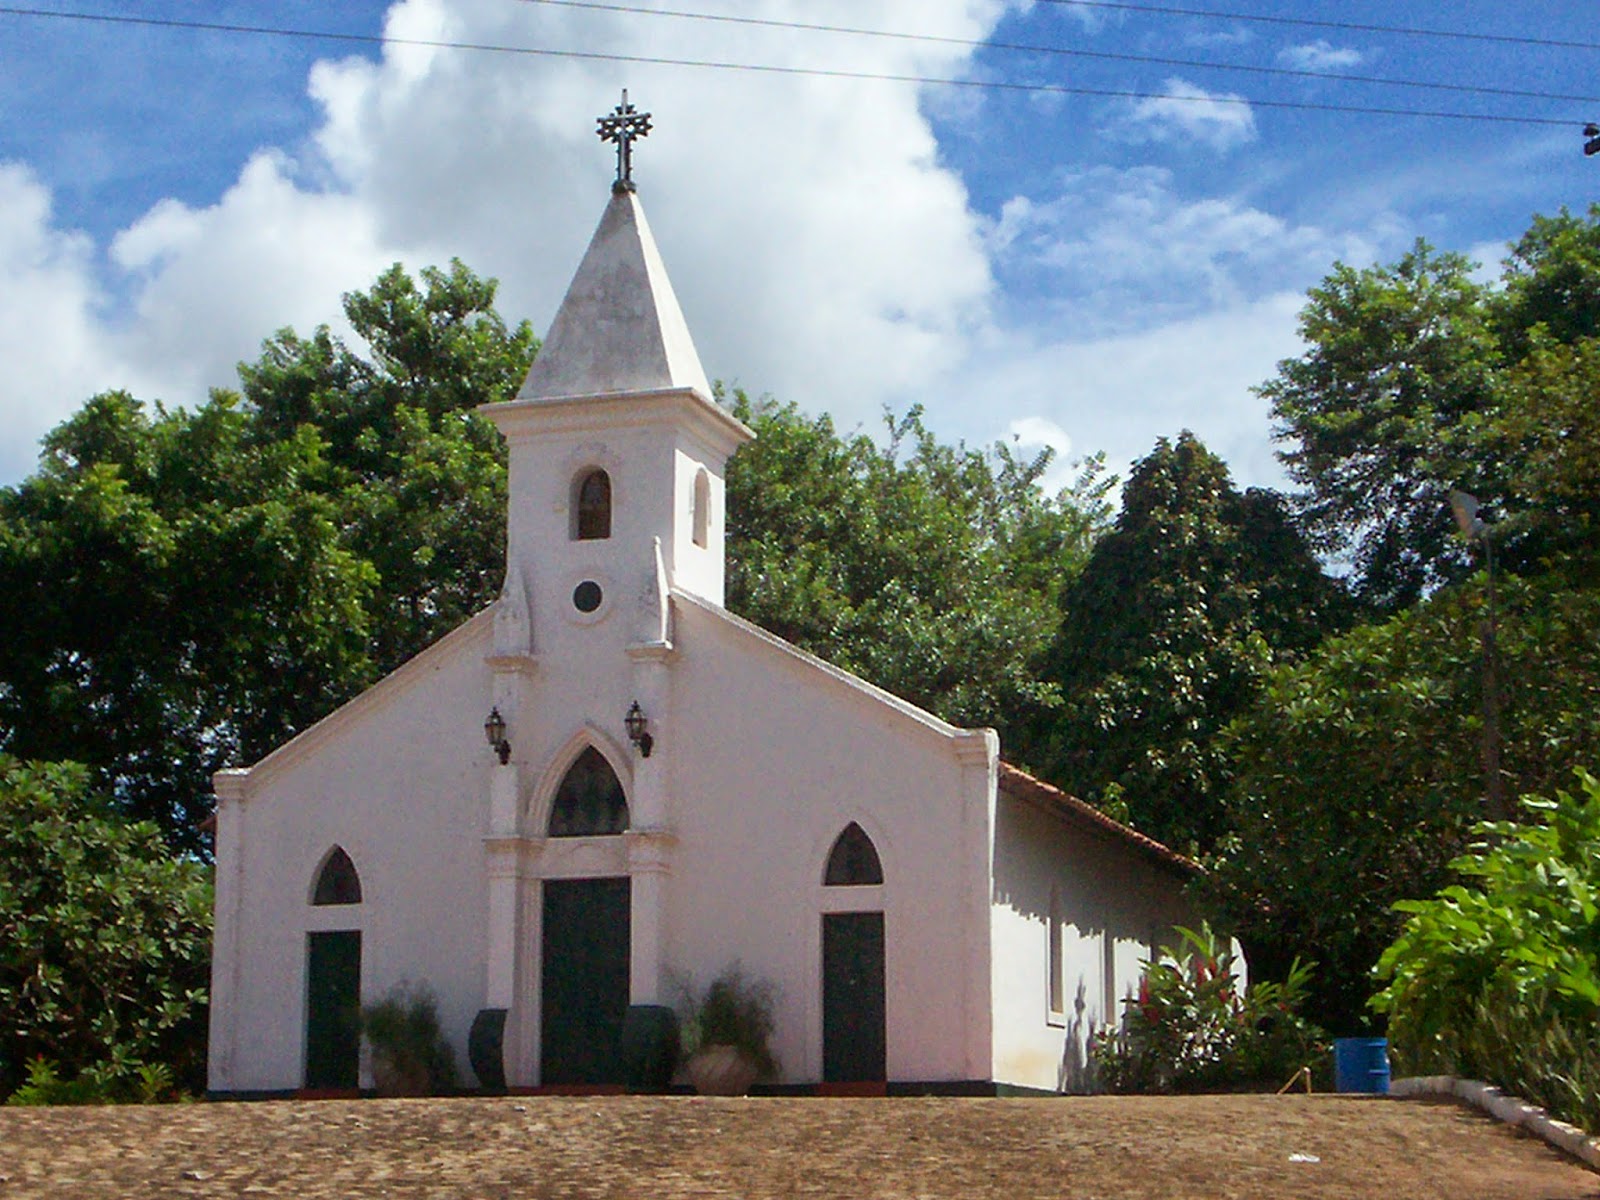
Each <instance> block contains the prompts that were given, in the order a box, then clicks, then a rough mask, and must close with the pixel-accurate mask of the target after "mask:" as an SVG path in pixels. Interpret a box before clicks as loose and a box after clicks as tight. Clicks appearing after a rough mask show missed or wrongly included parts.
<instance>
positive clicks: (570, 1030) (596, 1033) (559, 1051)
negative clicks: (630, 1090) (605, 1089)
mask: <svg viewBox="0 0 1600 1200" xmlns="http://www.w3.org/2000/svg"><path fill="white" fill-rule="evenodd" d="M630 886H631V885H630V881H629V880H628V879H626V878H623V879H547V880H545V884H544V935H543V939H542V941H543V958H542V966H541V969H540V994H539V1006H540V1013H539V1031H540V1033H539V1047H540V1049H539V1082H540V1083H543V1084H557V1085H559V1084H601V1083H621V1082H622V1066H621V1061H620V1057H619V1055H618V1046H619V1043H620V1040H621V1037H622V1023H623V1020H624V1019H625V1018H626V1017H627V1015H628V958H629V955H628V942H629V934H630V916H631V912H632V905H631V902H630V900H631V893H630Z"/></svg>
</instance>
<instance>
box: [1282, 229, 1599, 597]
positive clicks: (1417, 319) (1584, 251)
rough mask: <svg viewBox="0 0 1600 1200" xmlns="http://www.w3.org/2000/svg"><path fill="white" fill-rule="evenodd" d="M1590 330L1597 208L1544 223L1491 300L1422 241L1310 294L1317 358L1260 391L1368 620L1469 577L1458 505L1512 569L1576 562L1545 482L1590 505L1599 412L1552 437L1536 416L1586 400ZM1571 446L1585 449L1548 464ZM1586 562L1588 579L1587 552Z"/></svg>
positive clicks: (1558, 417) (1317, 524) (1595, 312)
mask: <svg viewBox="0 0 1600 1200" xmlns="http://www.w3.org/2000/svg"><path fill="white" fill-rule="evenodd" d="M1597 330H1600V205H1597V206H1595V207H1593V208H1591V209H1590V210H1589V213H1588V214H1587V216H1584V217H1578V216H1573V215H1572V214H1570V213H1568V212H1566V211H1565V210H1563V211H1562V212H1561V213H1560V214H1559V215H1558V216H1556V217H1536V218H1534V221H1533V224H1532V226H1531V227H1530V228H1529V230H1528V232H1527V233H1526V234H1524V235H1523V237H1522V238H1521V240H1519V241H1518V242H1517V243H1516V245H1515V246H1513V247H1512V250H1511V254H1510V256H1509V257H1508V258H1507V259H1506V261H1505V263H1504V267H1503V271H1502V275H1501V279H1500V282H1499V285H1498V286H1494V285H1490V284H1486V283H1481V282H1479V281H1478V280H1477V278H1476V277H1475V264H1473V263H1472V262H1470V261H1469V260H1468V259H1466V258H1465V257H1463V256H1462V255H1459V254H1451V253H1441V252H1439V251H1437V250H1435V249H1434V248H1433V247H1431V246H1429V245H1428V244H1427V243H1426V242H1422V241H1419V242H1417V244H1416V245H1415V246H1414V247H1413V248H1412V250H1411V251H1409V252H1408V253H1407V254H1405V255H1404V256H1403V257H1402V258H1401V259H1400V260H1399V261H1398V262H1397V263H1395V264H1393V265H1380V266H1373V267H1367V268H1363V269H1359V270H1358V269H1355V268H1352V267H1348V266H1344V265H1342V264H1341V265H1338V266H1336V267H1335V269H1334V271H1333V272H1332V274H1330V275H1329V276H1328V277H1327V279H1325V280H1324V281H1323V283H1322V284H1321V285H1320V286H1319V287H1316V288H1313V289H1312V290H1311V292H1310V298H1309V302H1308V303H1307V305H1306V307H1305V308H1304V309H1303V310H1302V311H1301V315H1300V332H1301V336H1302V337H1303V338H1304V340H1305V341H1306V343H1307V345H1308V349H1307V350H1306V352H1305V353H1304V354H1302V355H1301V356H1299V357H1298V358H1292V359H1286V360H1285V361H1283V362H1281V363H1279V364H1278V374H1277V376H1276V377H1275V378H1274V379H1272V380H1269V381H1268V382H1267V383H1265V384H1263V385H1262V386H1261V387H1260V388H1259V389H1258V391H1259V393H1260V394H1261V395H1262V396H1263V397H1265V398H1266V399H1267V400H1268V401H1269V402H1270V403H1271V405H1272V412H1273V416H1274V418H1275V420H1276V433H1277V436H1278V438H1279V439H1280V440H1281V441H1282V442H1284V444H1285V449H1284V450H1283V452H1282V458H1283V460H1284V463H1285V465H1286V466H1287V468H1288V470H1289V474H1290V477H1291V478H1292V479H1294V481H1295V482H1296V483H1297V484H1299V485H1301V487H1302V489H1303V490H1302V491H1301V493H1300V494H1299V495H1298V496H1297V497H1296V502H1297V516H1298V517H1299V519H1300V520H1301V521H1302V522H1303V524H1304V527H1305V529H1306V531H1307V532H1308V534H1309V535H1310V536H1311V537H1312V538H1313V539H1314V541H1315V544H1316V546H1317V548H1318V549H1319V550H1321V551H1324V552H1326V553H1329V554H1333V555H1336V556H1345V557H1348V559H1349V561H1350V563H1351V566H1352V567H1353V574H1352V580H1353V583H1354V585H1355V589H1356V592H1357V594H1358V595H1359V596H1360V597H1361V598H1362V599H1363V600H1364V601H1365V602H1367V603H1368V604H1369V605H1370V606H1371V607H1372V608H1373V609H1375V610H1377V611H1378V612H1380V613H1393V612H1398V611H1399V610H1400V609H1402V608H1404V607H1405V606H1406V605H1408V604H1412V603H1414V602H1416V601H1417V600H1418V599H1419V598H1420V597H1422V596H1423V595H1425V594H1427V593H1428V592H1429V591H1430V590H1432V589H1433V588H1435V587H1438V586H1439V585H1441V584H1443V583H1447V582H1450V581H1452V580H1456V579H1459V578H1461V577H1462V576H1463V575H1465V574H1466V573H1467V572H1468V571H1469V570H1470V566H1471V563H1470V558H1469V555H1468V554H1467V551H1466V548H1465V547H1464V546H1463V545H1462V544H1461V543H1460V541H1459V540H1458V539H1456V538H1455V537H1454V526H1453V523H1452V521H1451V518H1450V514H1449V511H1448V505H1447V495H1448V493H1449V492H1450V491H1451V490H1452V489H1457V488H1459V489H1462V490H1465V491H1468V492H1471V493H1472V494H1473V495H1475V496H1477V497H1478V498H1479V500H1480V501H1482V502H1483V503H1484V505H1485V507H1486V508H1487V509H1489V510H1491V511H1493V512H1495V513H1497V514H1502V515H1504V516H1505V517H1507V518H1510V520H1509V521H1508V523H1507V525H1506V528H1505V529H1504V530H1503V531H1502V533H1501V535H1500V536H1501V540H1502V542H1503V543H1504V545H1503V547H1502V549H1503V552H1504V558H1505V562H1506V564H1507V566H1509V567H1512V568H1514V569H1519V570H1522V569H1534V570H1541V569H1545V568H1546V567H1547V566H1548V565H1549V563H1550V561H1551V559H1552V557H1553V556H1555V555H1556V554H1558V553H1566V552H1570V551H1576V550H1579V549H1581V547H1579V546H1577V545H1575V544H1574V542H1573V539H1572V529H1571V527H1570V525H1569V523H1568V521H1567V517H1568V516H1569V514H1568V513H1566V512H1563V511H1562V510H1561V507H1560V506H1559V504H1555V503H1553V502H1554V501H1555V499H1556V495H1555V493H1553V492H1552V489H1551V484H1552V482H1553V481H1552V480H1551V478H1550V474H1551V472H1555V473H1557V474H1558V475H1559V476H1564V477H1565V479H1566V480H1567V481H1568V487H1569V489H1570V490H1572V491H1575V492H1583V491H1585V490H1587V493H1588V494H1589V495H1590V496H1592V495H1593V493H1594V488H1593V487H1592V486H1587V488H1586V485H1592V481H1593V478H1594V477H1593V475H1592V474H1585V471H1592V468H1593V463H1594V458H1595V457H1596V456H1597V455H1600V451H1597V450H1596V449H1595V428H1594V420H1593V417H1592V405H1591V406H1583V405H1581V404H1578V403H1569V404H1565V405H1561V406H1560V407H1559V410H1558V411H1557V412H1556V413H1554V414H1553V416H1554V418H1555V419H1554V420H1553V421H1551V420H1549V418H1548V417H1547V416H1546V415H1545V414H1543V413H1541V412H1540V411H1539V409H1540V407H1541V405H1540V403H1539V398H1540V397H1541V396H1543V395H1544V394H1545V392H1546V389H1549V390H1550V391H1551V392H1553V393H1554V394H1555V395H1558V396H1559V395H1561V394H1563V393H1565V394H1569V395H1572V396H1574V397H1575V398H1576V397H1577V396H1580V395H1582V394H1583V392H1582V389H1583V388H1585V387H1587V386H1590V385H1592V383H1593V368H1592V365H1591V360H1592V358H1593V356H1594V353H1595V349H1594V345H1593V342H1592V341H1591V340H1590V339H1592V337H1593V336H1594V334H1595V333H1596V331H1597ZM1588 394H1589V395H1591V396H1592V395H1593V393H1592V391H1591V392H1589V393H1588ZM1541 421H1546V422H1548V424H1547V425H1546V430H1547V432H1546V435H1545V436H1544V437H1543V438H1542V439H1540V445H1541V449H1540V450H1539V451H1538V452H1537V453H1538V455H1539V457H1541V461H1542V468H1543V470H1542V474H1535V475H1532V476H1530V475H1529V474H1528V473H1527V472H1526V470H1525V464H1524V463H1522V462H1520V461H1519V459H1521V458H1522V457H1523V447H1524V444H1525V438H1526V436H1527V434H1528V433H1529V432H1530V431H1532V430H1534V429H1536V428H1538V427H1539V425H1540V423H1541ZM1565 444H1573V445H1576V446H1579V447H1581V449H1580V450H1579V451H1578V452H1577V453H1573V452H1571V451H1562V452H1558V451H1557V450H1556V449H1555V447H1556V446H1558V445H1565ZM1590 519H1592V513H1591V518H1590ZM1583 557H1584V559H1585V561H1586V562H1588V563H1591V564H1592V562H1593V559H1594V554H1593V551H1592V548H1591V549H1589V550H1588V552H1587V553H1585V554H1584V555H1583ZM1587 569H1592V567H1590V568H1587Z"/></svg>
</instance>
